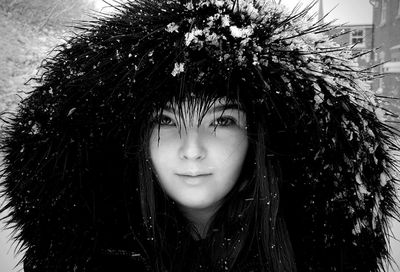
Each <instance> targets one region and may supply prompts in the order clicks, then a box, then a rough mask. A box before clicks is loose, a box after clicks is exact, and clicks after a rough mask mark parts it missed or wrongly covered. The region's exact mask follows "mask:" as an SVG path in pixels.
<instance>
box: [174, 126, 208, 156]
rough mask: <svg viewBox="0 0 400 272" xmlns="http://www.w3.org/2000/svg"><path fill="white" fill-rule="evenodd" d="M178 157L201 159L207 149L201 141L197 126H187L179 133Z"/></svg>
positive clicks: (201, 137) (205, 154)
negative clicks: (180, 140)
mask: <svg viewBox="0 0 400 272" xmlns="http://www.w3.org/2000/svg"><path fill="white" fill-rule="evenodd" d="M181 137H182V138H181V139H182V142H181V146H180V148H179V157H180V159H183V160H203V159H204V158H205V157H206V156H207V150H206V148H205V146H204V143H203V140H204V139H203V136H202V133H201V131H199V128H187V129H186V131H185V132H183V133H182V135H181Z"/></svg>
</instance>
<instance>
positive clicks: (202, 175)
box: [176, 172, 212, 178]
mask: <svg viewBox="0 0 400 272" xmlns="http://www.w3.org/2000/svg"><path fill="white" fill-rule="evenodd" d="M176 175H177V176H180V177H186V178H198V177H199V178H200V177H207V176H211V175H212V174H211V173H196V172H185V173H177V174H176Z"/></svg>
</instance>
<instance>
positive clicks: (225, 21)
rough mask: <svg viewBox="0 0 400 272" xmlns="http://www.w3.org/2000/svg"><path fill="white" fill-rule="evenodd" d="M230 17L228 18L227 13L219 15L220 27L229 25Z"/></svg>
mask: <svg viewBox="0 0 400 272" xmlns="http://www.w3.org/2000/svg"><path fill="white" fill-rule="evenodd" d="M230 23H231V22H230V19H229V15H223V16H222V17H221V26H222V27H227V26H229V25H230Z"/></svg>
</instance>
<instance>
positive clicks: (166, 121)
mask: <svg viewBox="0 0 400 272" xmlns="http://www.w3.org/2000/svg"><path fill="white" fill-rule="evenodd" d="M159 124H160V125H161V126H175V123H174V121H173V120H172V118H170V117H168V116H166V115H161V116H160V119H159Z"/></svg>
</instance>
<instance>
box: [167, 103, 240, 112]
mask: <svg viewBox="0 0 400 272" xmlns="http://www.w3.org/2000/svg"><path fill="white" fill-rule="evenodd" d="M231 109H233V110H240V111H244V108H243V106H242V105H240V104H239V103H231V104H221V105H217V106H215V107H211V108H210V110H212V112H214V113H215V112H220V111H226V110H231ZM163 110H165V111H168V112H170V113H174V112H175V110H174V108H173V107H172V106H171V105H167V106H165V107H164V109H163Z"/></svg>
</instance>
